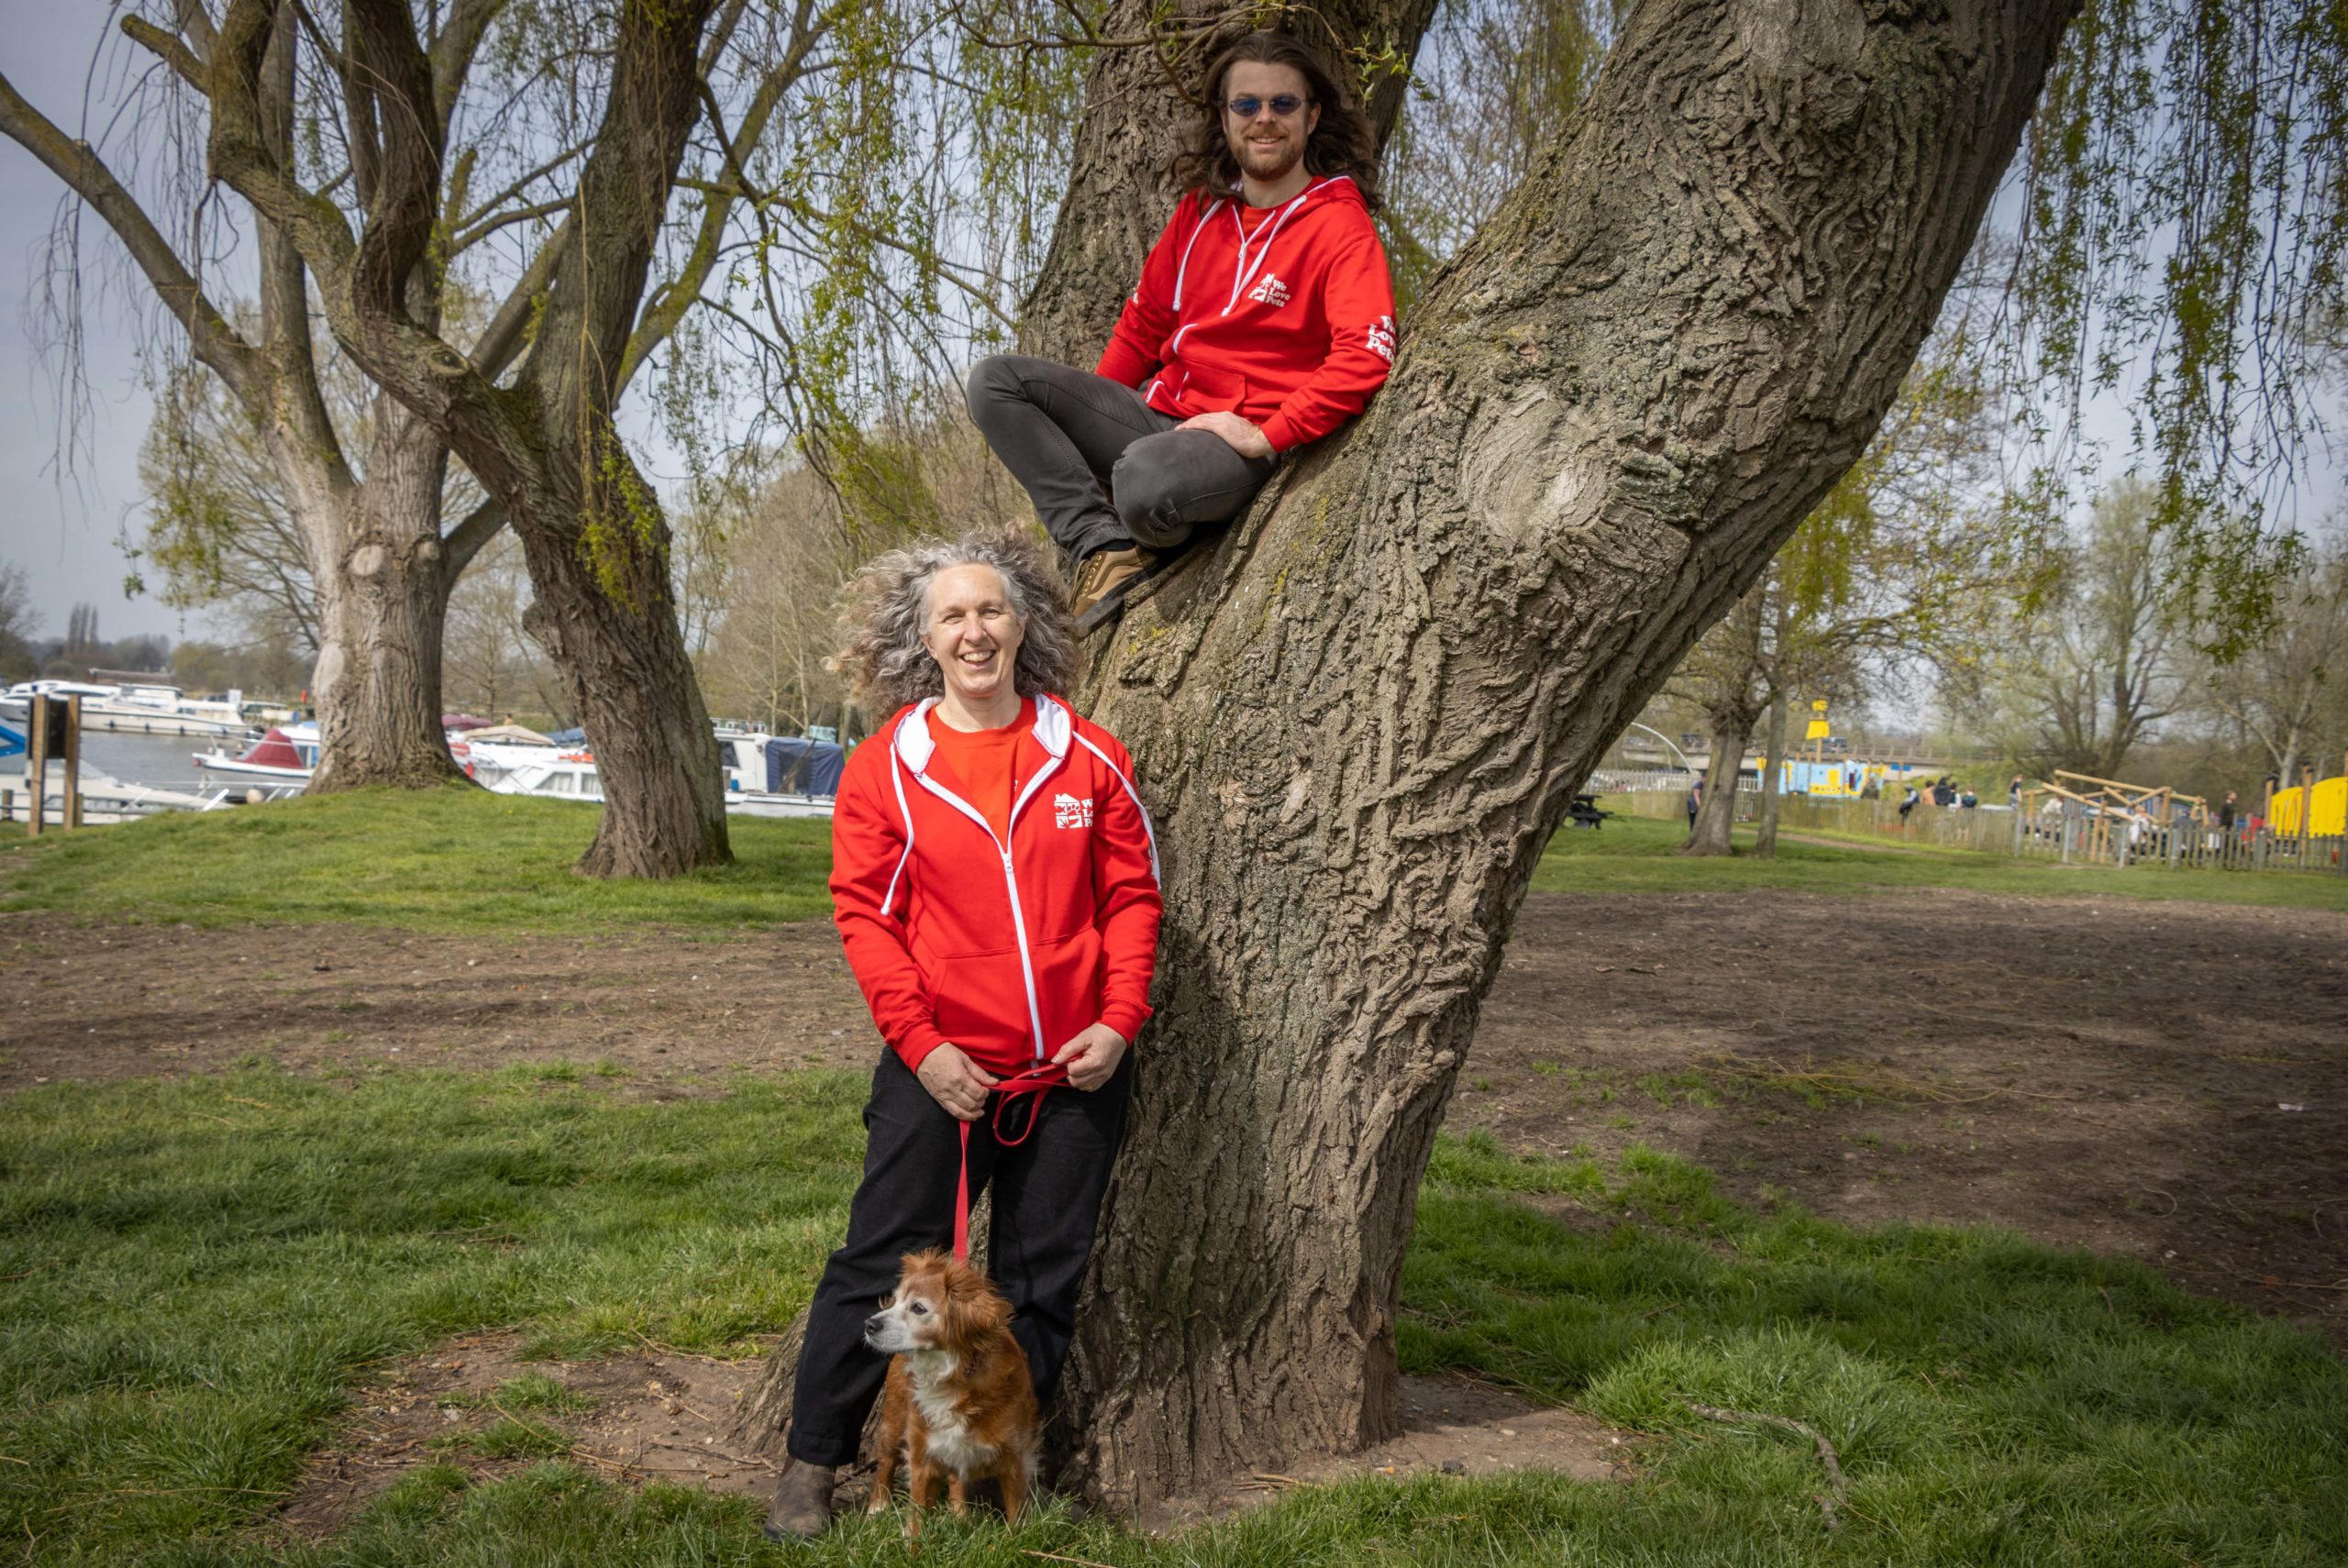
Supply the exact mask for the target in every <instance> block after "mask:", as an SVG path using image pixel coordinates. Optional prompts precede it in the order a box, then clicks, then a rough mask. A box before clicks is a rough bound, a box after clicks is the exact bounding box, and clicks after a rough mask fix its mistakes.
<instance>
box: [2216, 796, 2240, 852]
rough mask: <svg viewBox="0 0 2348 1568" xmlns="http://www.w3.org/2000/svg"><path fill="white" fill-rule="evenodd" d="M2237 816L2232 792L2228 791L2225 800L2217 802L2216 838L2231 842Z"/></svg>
mask: <svg viewBox="0 0 2348 1568" xmlns="http://www.w3.org/2000/svg"><path fill="white" fill-rule="evenodd" d="M2238 814H2239V809H2238V808H2237V807H2236V806H2235V804H2234V792H2233V791H2232V790H2227V791H2226V798H2225V799H2224V800H2223V801H2220V802H2218V836H2219V837H2220V838H2222V839H2224V840H2226V841H2227V842H2229V843H2232V840H2233V836H2234V818H2235V817H2236V816H2237V815H2238Z"/></svg>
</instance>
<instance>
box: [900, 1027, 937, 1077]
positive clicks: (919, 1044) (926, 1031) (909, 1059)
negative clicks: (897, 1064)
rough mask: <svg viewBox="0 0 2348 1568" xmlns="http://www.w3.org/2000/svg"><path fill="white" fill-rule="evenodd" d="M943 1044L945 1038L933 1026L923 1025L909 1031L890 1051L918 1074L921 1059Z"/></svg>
mask: <svg viewBox="0 0 2348 1568" xmlns="http://www.w3.org/2000/svg"><path fill="white" fill-rule="evenodd" d="M945 1043H946V1036H945V1035H943V1034H940V1033H939V1032H937V1030H936V1027H935V1026H934V1025H931V1024H926V1023H925V1024H921V1025H918V1026H916V1027H915V1028H914V1029H913V1030H912V1031H910V1032H908V1033H907V1034H906V1035H905V1037H904V1038H903V1040H900V1041H898V1042H897V1043H896V1044H895V1045H894V1046H892V1047H891V1049H892V1050H894V1051H895V1052H896V1053H897V1059H898V1060H899V1061H901V1062H903V1063H904V1065H905V1066H908V1067H910V1068H912V1069H913V1070H914V1072H916V1073H918V1072H920V1071H921V1064H922V1059H923V1058H924V1057H925V1056H927V1055H929V1054H930V1053H931V1052H932V1051H935V1050H936V1049H937V1048H938V1047H939V1046H940V1045H943V1044H945Z"/></svg>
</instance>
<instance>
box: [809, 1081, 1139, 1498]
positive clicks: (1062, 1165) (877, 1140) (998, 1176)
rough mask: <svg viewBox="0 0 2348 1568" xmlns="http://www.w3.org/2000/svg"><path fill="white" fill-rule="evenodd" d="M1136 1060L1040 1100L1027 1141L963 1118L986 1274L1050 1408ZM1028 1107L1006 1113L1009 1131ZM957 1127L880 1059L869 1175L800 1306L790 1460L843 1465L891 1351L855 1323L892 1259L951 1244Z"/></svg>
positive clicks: (867, 1128) (871, 1110) (879, 1290)
mask: <svg viewBox="0 0 2348 1568" xmlns="http://www.w3.org/2000/svg"><path fill="white" fill-rule="evenodd" d="M1133 1077H1134V1059H1133V1056H1132V1055H1131V1054H1130V1053H1128V1054H1127V1055H1126V1056H1125V1059H1124V1061H1122V1062H1120V1063H1118V1064H1117V1070H1116V1072H1115V1073H1114V1074H1113V1075H1111V1077H1110V1079H1109V1081H1108V1082H1107V1083H1105V1084H1102V1086H1101V1087H1100V1088H1097V1089H1094V1090H1093V1091H1092V1092H1091V1093H1090V1094H1087V1093H1085V1092H1084V1091H1083V1090H1081V1089H1074V1088H1062V1089H1054V1090H1052V1091H1051V1092H1050V1093H1049V1094H1047V1095H1044V1096H1042V1097H1041V1099H1040V1100H1039V1101H1037V1102H1036V1127H1035V1131H1034V1132H1032V1133H1030V1134H1029V1135H1028V1137H1027V1138H1026V1140H1025V1141H1024V1143H1017V1144H1014V1145H1013V1146H1011V1147H1008V1148H1006V1147H1004V1146H1003V1145H1002V1144H1001V1143H997V1142H996V1139H995V1135H994V1126H993V1122H992V1120H991V1118H992V1114H993V1106H992V1104H991V1103H990V1105H989V1107H988V1115H987V1116H986V1117H982V1118H980V1120H979V1121H974V1122H972V1123H970V1199H971V1201H972V1202H973V1203H975V1202H977V1201H978V1196H979V1194H980V1192H981V1191H983V1190H985V1188H986V1186H987V1184H988V1183H989V1182H990V1181H991V1182H992V1183H993V1184H994V1223H993V1227H992V1229H991V1230H990V1231H988V1232H987V1258H988V1272H989V1273H991V1275H993V1276H994V1282H995V1284H996V1285H997V1286H1001V1287H1002V1293H1003V1295H1005V1296H1006V1297H1010V1300H1011V1310H1012V1320H1011V1331H1012V1333H1013V1335H1014V1336H1016V1337H1017V1339H1018V1341H1019V1345H1020V1348H1021V1349H1022V1350H1024V1351H1025V1352H1026V1353H1027V1365H1028V1369H1029V1370H1030V1371H1031V1372H1032V1373H1033V1374H1034V1375H1035V1379H1036V1403H1037V1404H1038V1405H1040V1406H1042V1407H1044V1408H1047V1409H1048V1408H1050V1406H1051V1401H1052V1393H1053V1390H1055V1389H1056V1388H1058V1386H1059V1377H1060V1367H1061V1365H1062V1364H1063V1363H1065V1362H1066V1361H1067V1360H1068V1347H1069V1341H1070V1340H1071V1339H1072V1338H1073V1337H1074V1334H1075V1331H1076V1292H1077V1287H1078V1286H1080V1285H1082V1284H1083V1282H1084V1265H1085V1262H1086V1260H1088V1259H1089V1258H1090V1257H1091V1255H1092V1231H1093V1226H1094V1224H1095V1222H1096V1221H1098V1220H1099V1219H1100V1217H1101V1198H1102V1194H1103V1193H1104V1192H1106V1191H1107V1190H1108V1187H1109V1167H1110V1165H1111V1164H1112V1163H1113V1162H1114V1160H1115V1159H1116V1156H1117V1145H1118V1144H1119V1143H1122V1142H1123V1141H1124V1135H1125V1104H1126V1101H1127V1100H1128V1099H1129V1098H1130V1097H1131V1096H1132V1093H1133ZM1024 1110H1025V1108H1024V1107H1021V1106H1014V1107H1013V1109H1012V1110H1011V1112H1010V1115H1009V1116H1008V1117H1006V1118H1005V1121H1006V1123H1007V1124H1008V1125H1010V1127H1011V1129H1012V1131H1013V1133H1014V1135H1015V1134H1016V1132H1017V1122H1016V1121H1013V1118H1017V1117H1019V1116H1021V1115H1023V1114H1024ZM960 1127H961V1123H960V1122H958V1121H955V1120H954V1118H952V1117H951V1116H948V1115H947V1113H946V1110H945V1109H944V1108H943V1107H941V1106H940V1105H939V1104H938V1103H937V1101H936V1100H935V1099H931V1098H930V1094H929V1091H928V1090H927V1089H925V1088H922V1087H921V1080H920V1079H919V1078H917V1077H914V1074H913V1070H912V1069H911V1068H909V1067H907V1066H905V1065H904V1063H903V1061H901V1060H899V1059H898V1057H897V1054H896V1053H895V1052H893V1051H884V1052H882V1053H881V1066H879V1067H877V1068H876V1069H874V1071H873V1074H872V1099H870V1101H869V1102H868V1103H867V1104H866V1106H865V1108H864V1133H865V1143H864V1182H863V1185H861V1186H860V1187H858V1188H857V1189H856V1198H855V1200H854V1201H853V1202H852V1203H851V1204H850V1205H849V1208H848V1217H847V1242H846V1244H845V1245H843V1246H842V1247H841V1248H840V1250H839V1251H837V1252H836V1253H833V1254H832V1257H831V1261H830V1262H829V1263H827V1264H825V1266H824V1277H823V1279H822V1280H821V1282H819V1283H818V1284H817V1285H816V1286H815V1300H814V1305H812V1306H811V1307H810V1308H809V1309H808V1311H807V1338H806V1342H805V1344H804V1345H803V1348H802V1349H801V1351H800V1353H799V1377H798V1382H797V1384H796V1386H795V1387H794V1390H793V1392H792V1401H791V1434H790V1437H789V1439H788V1441H787V1442H786V1444H785V1446H786V1448H787V1449H788V1450H789V1452H790V1454H791V1456H792V1458H793V1459H799V1460H804V1461H806V1462H807V1463H811V1464H833V1465H837V1464H849V1463H854V1462H855V1460H856V1444H857V1439H858V1437H860V1436H861V1435H863V1431H864V1421H865V1418H866V1416H868V1415H869V1414H870V1412H871V1409H872V1401H873V1400H874V1399H875V1398H876V1397H879V1395H880V1392H881V1380H882V1379H883V1378H885V1377H886V1376H887V1375H888V1371H889V1358H888V1357H886V1356H884V1355H882V1354H881V1353H880V1352H878V1351H876V1350H873V1349H871V1348H869V1346H867V1345H866V1344H865V1342H864V1320H865V1319H867V1318H868V1317H870V1316H871V1315H872V1313H873V1312H874V1311H876V1310H877V1309H879V1307H880V1305H881V1297H884V1296H886V1295H888V1294H889V1292H890V1291H892V1290H893V1289H895V1288H896V1285H897V1274H898V1260H899V1259H900V1258H902V1257H903V1255H904V1254H905V1253H912V1252H919V1251H921V1250H922V1249H923V1248H925V1247H950V1246H952V1245H953V1244H954V1187H955V1180H956V1177H957V1176H958V1174H959V1173H960V1170H961V1158H962V1143H961V1135H960V1131H959V1129H960Z"/></svg>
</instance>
